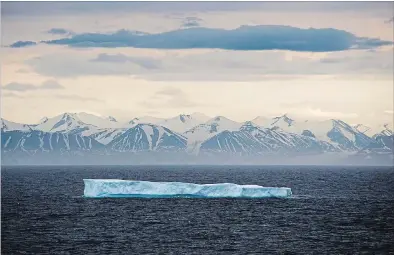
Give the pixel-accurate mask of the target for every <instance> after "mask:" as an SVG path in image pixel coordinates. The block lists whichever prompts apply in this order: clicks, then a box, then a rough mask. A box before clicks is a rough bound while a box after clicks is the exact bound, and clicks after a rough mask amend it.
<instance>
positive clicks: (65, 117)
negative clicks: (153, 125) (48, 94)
mask: <svg viewBox="0 0 394 255" xmlns="http://www.w3.org/2000/svg"><path fill="white" fill-rule="evenodd" d="M121 126H122V124H120V123H118V122H115V121H111V120H109V119H107V118H103V117H100V116H96V115H93V114H89V113H84V112H81V113H64V114H60V115H57V116H55V117H53V118H48V119H47V120H46V121H45V122H42V123H41V124H39V125H37V126H36V127H35V129H36V130H41V131H44V132H65V133H67V132H70V131H72V130H74V129H76V128H84V127H87V128H89V130H92V131H91V133H89V132H86V131H84V132H85V133H84V134H83V135H85V136H87V135H91V134H93V133H95V132H97V130H98V129H102V128H120V127H121Z"/></svg>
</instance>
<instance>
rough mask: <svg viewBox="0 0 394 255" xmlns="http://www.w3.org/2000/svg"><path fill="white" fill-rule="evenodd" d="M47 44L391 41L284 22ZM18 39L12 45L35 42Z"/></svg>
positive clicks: (307, 47)
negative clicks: (282, 24)
mask: <svg viewBox="0 0 394 255" xmlns="http://www.w3.org/2000/svg"><path fill="white" fill-rule="evenodd" d="M41 43H45V44H54V45H68V46H70V47H80V48H84V47H85V48H86V47H103V48H117V47H133V48H154V49H225V50H243V51H247V50H290V51H310V52H329V51H343V50H348V49H354V48H358V49H373V48H376V47H379V46H384V45H392V44H393V42H391V41H383V40H380V39H374V38H365V37H362V38H361V37H357V36H355V35H354V34H352V33H349V32H347V31H343V30H338V29H333V28H324V29H314V28H309V29H302V28H296V27H291V26H281V25H260V26H241V27H239V28H237V29H233V30H225V29H212V28H203V27H195V28H189V29H179V30H174V31H169V32H164V33H159V34H147V33H142V32H136V31H128V30H119V31H117V32H114V33H108V34H104V33H83V34H76V35H73V36H72V37H68V38H61V39H57V40H50V41H42V42H41ZM34 44H35V42H30V41H24V42H22V41H18V42H15V43H13V44H12V45H10V47H24V46H30V45H34Z"/></svg>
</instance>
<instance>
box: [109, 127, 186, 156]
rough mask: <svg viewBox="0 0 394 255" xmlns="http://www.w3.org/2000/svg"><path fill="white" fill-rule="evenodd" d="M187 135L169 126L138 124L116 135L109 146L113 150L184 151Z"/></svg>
mask: <svg viewBox="0 0 394 255" xmlns="http://www.w3.org/2000/svg"><path fill="white" fill-rule="evenodd" d="M186 145H187V141H186V137H183V136H182V135H180V134H177V133H175V132H173V131H171V130H169V129H168V128H165V127H162V126H158V125H153V124H138V125H136V126H134V127H132V128H130V129H128V130H126V131H125V132H124V133H122V134H120V135H118V136H116V137H115V138H114V139H113V140H112V141H111V142H110V143H108V145H107V148H110V149H111V150H113V151H122V152H125V151H128V152H142V151H166V152H176V151H184V150H185V148H186Z"/></svg>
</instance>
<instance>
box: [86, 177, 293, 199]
mask: <svg viewBox="0 0 394 255" xmlns="http://www.w3.org/2000/svg"><path fill="white" fill-rule="evenodd" d="M83 181H84V183H85V189H84V197H91V198H100V197H147V198H149V197H150V198H152V197H198V198H204V197H206V198H220V197H233V198H235V197H239V198H241V197H242V198H267V197H276V198H286V197H290V196H291V195H292V192H291V189H290V188H275V187H262V186H258V185H238V184H233V183H217V184H194V183H183V182H150V181H133V180H116V179H84V180H83Z"/></svg>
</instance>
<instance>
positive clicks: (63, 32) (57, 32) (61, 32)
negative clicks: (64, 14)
mask: <svg viewBox="0 0 394 255" xmlns="http://www.w3.org/2000/svg"><path fill="white" fill-rule="evenodd" d="M47 33H48V34H53V35H67V34H72V32H71V31H70V30H67V29H64V28H51V29H49V30H48V31H47Z"/></svg>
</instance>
